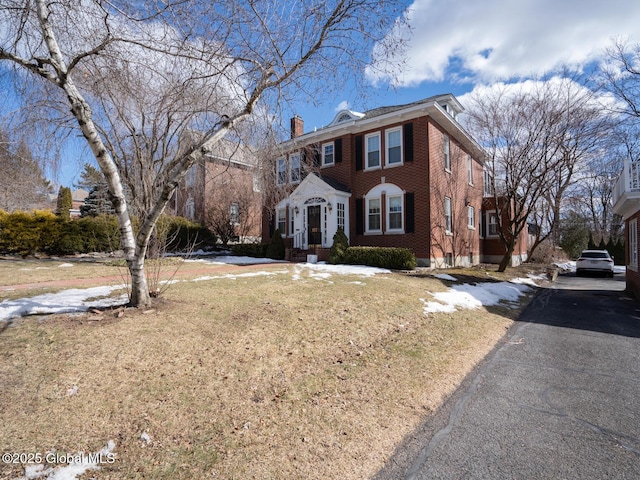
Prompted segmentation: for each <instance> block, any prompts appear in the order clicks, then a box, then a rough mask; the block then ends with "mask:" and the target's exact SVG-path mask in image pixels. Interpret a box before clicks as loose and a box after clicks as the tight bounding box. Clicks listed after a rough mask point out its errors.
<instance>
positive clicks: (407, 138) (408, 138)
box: [402, 123, 413, 162]
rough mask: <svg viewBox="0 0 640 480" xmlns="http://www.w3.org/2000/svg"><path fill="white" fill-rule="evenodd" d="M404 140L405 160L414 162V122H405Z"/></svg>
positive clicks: (403, 128)
mask: <svg viewBox="0 0 640 480" xmlns="http://www.w3.org/2000/svg"><path fill="white" fill-rule="evenodd" d="M402 130H403V132H402V133H403V135H402V138H403V140H404V161H405V162H413V123H405V124H404V126H403V127H402Z"/></svg>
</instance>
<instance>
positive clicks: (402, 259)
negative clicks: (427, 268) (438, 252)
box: [344, 247, 417, 270]
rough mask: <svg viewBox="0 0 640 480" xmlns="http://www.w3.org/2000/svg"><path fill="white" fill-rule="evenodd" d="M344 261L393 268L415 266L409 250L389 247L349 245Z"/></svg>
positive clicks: (402, 268)
mask: <svg viewBox="0 0 640 480" xmlns="http://www.w3.org/2000/svg"><path fill="white" fill-rule="evenodd" d="M344 263H346V264H349V265H368V266H370V267H380V268H390V269H394V270H414V269H415V268H416V266H417V262H416V257H415V255H414V254H413V252H412V251H411V250H409V249H408V248H390V247H349V248H347V250H346V252H345V255H344Z"/></svg>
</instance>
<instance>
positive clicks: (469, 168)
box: [467, 155, 473, 185]
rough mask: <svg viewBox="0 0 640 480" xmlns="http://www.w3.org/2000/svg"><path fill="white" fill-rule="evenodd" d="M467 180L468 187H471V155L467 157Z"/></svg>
mask: <svg viewBox="0 0 640 480" xmlns="http://www.w3.org/2000/svg"><path fill="white" fill-rule="evenodd" d="M467 180H469V185H473V159H472V158H471V155H467Z"/></svg>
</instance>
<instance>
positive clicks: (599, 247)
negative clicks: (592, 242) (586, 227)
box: [598, 236, 607, 250]
mask: <svg viewBox="0 0 640 480" xmlns="http://www.w3.org/2000/svg"><path fill="white" fill-rule="evenodd" d="M606 249H607V244H606V243H604V236H603V237H602V238H601V239H600V243H599V244H598V250H606Z"/></svg>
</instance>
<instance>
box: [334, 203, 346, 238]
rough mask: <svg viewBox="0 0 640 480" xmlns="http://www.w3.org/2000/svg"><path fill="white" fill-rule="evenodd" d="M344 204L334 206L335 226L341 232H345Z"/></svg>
mask: <svg viewBox="0 0 640 480" xmlns="http://www.w3.org/2000/svg"><path fill="white" fill-rule="evenodd" d="M345 213H346V210H345V204H344V203H342V202H338V203H337V204H336V215H337V217H336V218H337V224H338V228H342V231H343V232H344V231H345Z"/></svg>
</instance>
